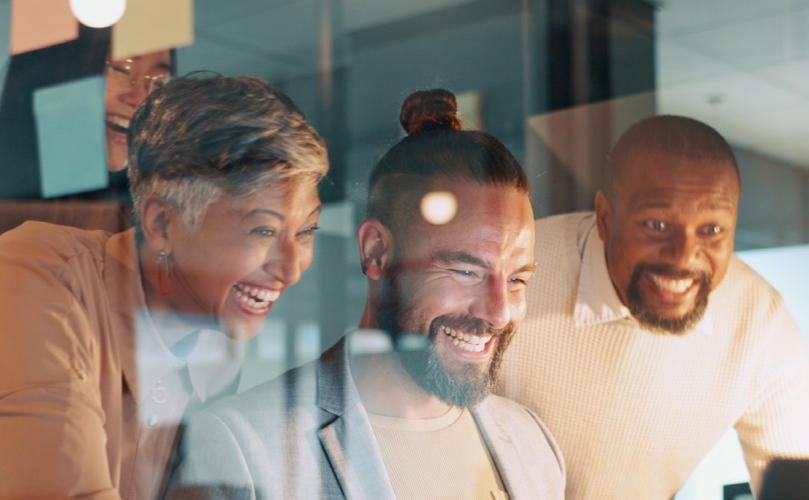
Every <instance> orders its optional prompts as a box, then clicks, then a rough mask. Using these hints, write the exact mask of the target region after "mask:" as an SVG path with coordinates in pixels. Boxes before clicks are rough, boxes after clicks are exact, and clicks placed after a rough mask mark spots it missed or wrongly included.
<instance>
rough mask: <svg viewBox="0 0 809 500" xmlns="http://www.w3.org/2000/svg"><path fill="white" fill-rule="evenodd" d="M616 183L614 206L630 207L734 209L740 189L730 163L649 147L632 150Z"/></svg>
mask: <svg viewBox="0 0 809 500" xmlns="http://www.w3.org/2000/svg"><path fill="white" fill-rule="evenodd" d="M617 183H618V184H617V186H616V187H615V203H616V205H618V206H625V207H629V208H632V209H639V208H645V207H647V206H651V207H652V208H654V207H655V206H658V205H659V206H660V208H665V207H666V206H673V205H678V204H692V205H696V206H698V207H699V208H703V209H710V208H723V207H725V208H732V209H733V210H735V207H736V206H737V205H738V199H739V191H740V186H739V180H738V176H737V174H736V170H735V168H734V166H733V165H732V164H731V163H729V162H725V161H718V160H714V159H691V158H686V157H683V156H679V155H674V154H669V153H661V152H658V151H651V150H640V151H635V152H633V153H632V154H631V155H630V156H629V157H628V158H627V160H626V162H625V163H624V165H623V166H622V167H621V173H620V175H619V177H618V179H617Z"/></svg>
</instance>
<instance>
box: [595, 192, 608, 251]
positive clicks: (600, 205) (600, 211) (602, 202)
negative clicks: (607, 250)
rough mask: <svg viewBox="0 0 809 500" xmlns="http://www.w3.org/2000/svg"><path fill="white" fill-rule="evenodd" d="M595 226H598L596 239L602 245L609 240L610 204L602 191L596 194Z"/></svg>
mask: <svg viewBox="0 0 809 500" xmlns="http://www.w3.org/2000/svg"><path fill="white" fill-rule="evenodd" d="M595 203H596V225H598V237H599V238H601V241H603V242H604V243H606V242H607V240H609V239H610V222H611V221H610V202H609V200H608V199H607V195H605V194H604V191H599V192H597V193H596V200H595Z"/></svg>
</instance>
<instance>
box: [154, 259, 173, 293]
mask: <svg viewBox="0 0 809 500" xmlns="http://www.w3.org/2000/svg"><path fill="white" fill-rule="evenodd" d="M157 288H158V289H159V290H160V295H163V296H166V295H168V294H170V293H171V292H172V290H174V285H172V284H171V269H170V268H169V256H168V255H166V253H165V252H164V251H163V250H161V251H160V257H158V258H157Z"/></svg>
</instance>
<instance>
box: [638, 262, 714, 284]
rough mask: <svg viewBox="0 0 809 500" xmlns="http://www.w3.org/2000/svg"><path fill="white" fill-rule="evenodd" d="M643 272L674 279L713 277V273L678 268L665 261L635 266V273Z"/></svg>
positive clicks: (708, 278)
mask: <svg viewBox="0 0 809 500" xmlns="http://www.w3.org/2000/svg"><path fill="white" fill-rule="evenodd" d="M643 273H652V274H657V275H659V276H665V277H667V278H672V279H689V278H690V279H694V280H703V281H709V280H710V279H711V276H712V275H711V273H709V272H706V271H696V270H690V269H678V268H676V267H674V266H673V265H671V264H665V263H662V262H661V263H648V264H638V265H637V266H635V272H634V273H633V274H635V275H638V276H639V275H641V274H643Z"/></svg>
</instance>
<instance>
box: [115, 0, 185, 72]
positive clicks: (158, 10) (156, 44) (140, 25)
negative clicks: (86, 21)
mask: <svg viewBox="0 0 809 500" xmlns="http://www.w3.org/2000/svg"><path fill="white" fill-rule="evenodd" d="M193 42H194V1H193V0H128V1H127V3H126V10H125V11H124V15H123V17H121V19H120V20H119V21H118V22H117V23H115V25H114V26H113V27H112V58H113V60H116V61H117V60H120V59H126V58H127V57H134V56H139V55H143V54H149V53H151V52H157V51H158V50H167V49H173V48H176V47H182V46H184V45H190V44H192V43H193Z"/></svg>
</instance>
